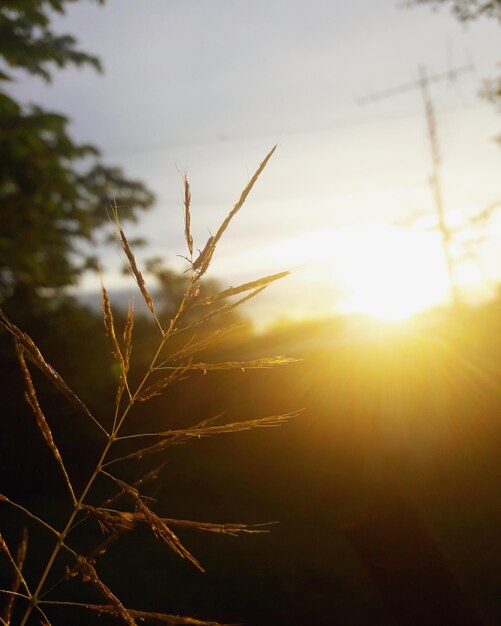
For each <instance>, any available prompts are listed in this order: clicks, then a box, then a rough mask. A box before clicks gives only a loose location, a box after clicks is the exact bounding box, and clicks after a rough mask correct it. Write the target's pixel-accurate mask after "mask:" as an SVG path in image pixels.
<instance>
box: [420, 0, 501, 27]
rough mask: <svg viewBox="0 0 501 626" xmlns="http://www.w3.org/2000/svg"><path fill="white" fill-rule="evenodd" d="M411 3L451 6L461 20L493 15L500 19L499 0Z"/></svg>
mask: <svg viewBox="0 0 501 626" xmlns="http://www.w3.org/2000/svg"><path fill="white" fill-rule="evenodd" d="M413 4H431V5H433V6H434V7H440V6H443V5H448V6H451V8H452V11H453V13H454V14H455V15H456V17H457V18H458V19H460V20H461V21H462V22H467V21H469V20H474V19H476V18H477V17H481V16H485V17H495V18H497V19H498V20H500V21H501V0H414V2H413Z"/></svg>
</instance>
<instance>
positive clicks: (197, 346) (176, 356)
mask: <svg viewBox="0 0 501 626" xmlns="http://www.w3.org/2000/svg"><path fill="white" fill-rule="evenodd" d="M244 327H245V324H244V323H242V322H236V323H235V324H231V325H230V326H227V327H226V328H218V329H217V330H215V331H214V332H212V333H209V334H208V335H206V336H205V337H202V338H201V339H199V340H198V341H195V337H193V338H192V339H191V341H187V342H186V345H184V346H183V347H182V348H181V349H180V350H178V351H177V352H173V353H172V354H170V355H169V357H168V359H166V360H165V361H164V362H163V363H162V364H161V365H165V364H166V363H167V362H169V361H180V360H181V359H187V358H188V357H191V356H192V355H194V354H196V353H197V352H203V351H204V350H206V349H207V348H208V347H209V346H211V345H212V344H213V343H215V342H216V341H218V340H219V339H221V338H222V337H224V336H226V335H229V334H230V333H233V332H235V331H236V330H238V329H239V328H244Z"/></svg>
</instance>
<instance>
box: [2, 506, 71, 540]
mask: <svg viewBox="0 0 501 626" xmlns="http://www.w3.org/2000/svg"><path fill="white" fill-rule="evenodd" d="M2 500H3V501H4V502H7V504H10V505H11V506H13V507H14V508H15V509H19V510H20V511H22V512H23V513H24V514H25V515H27V516H28V517H30V518H31V519H33V520H35V521H36V522H38V523H39V524H41V525H42V526H44V528H46V529H47V530H50V532H51V533H52V534H53V535H56V537H59V535H60V533H59V531H58V530H56V529H55V528H54V527H53V526H51V525H50V524H48V523H47V522H46V521H45V520H43V519H42V518H41V517H38V516H37V515H35V514H34V513H32V512H31V511H29V510H28V509H26V508H25V507H24V506H22V505H21V504H18V503H17V502H14V500H11V499H10V498H7V497H6V496H2V497H1V498H0V502H1V501H2Z"/></svg>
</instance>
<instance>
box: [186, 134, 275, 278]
mask: <svg viewBox="0 0 501 626" xmlns="http://www.w3.org/2000/svg"><path fill="white" fill-rule="evenodd" d="M276 148H277V146H273V148H272V149H271V150H270V151H269V152H268V154H267V155H266V157H265V158H264V160H263V161H262V163H261V164H260V165H259V167H258V168H257V170H256V171H255V173H254V175H253V176H252V178H251V179H250V181H249V182H248V183H247V185H246V187H245V189H244V190H243V191H242V193H241V194H240V198H239V199H238V201H237V203H236V204H235V205H234V206H233V208H232V210H231V211H230V212H229V213H228V215H227V216H226V217H225V219H224V220H223V223H222V224H221V226H220V227H219V228H218V230H217V232H216V234H215V235H214V237H211V239H209V241H208V242H207V244H206V248H207V250H205V249H204V250H205V254H203V253H202V254H203V258H201V257H202V254H201V255H200V257H199V259H200V262H199V265H198V266H197V267H193V269H194V270H195V271H197V274H198V276H199V277H201V276H203V275H204V274H205V272H206V271H207V269H208V267H209V264H210V262H211V259H212V256H213V254H214V250H215V249H216V246H217V243H218V241H219V240H220V239H221V237H222V236H223V234H224V232H225V230H226V229H227V228H228V226H229V224H230V222H231V220H232V219H233V218H234V217H235V215H236V214H237V213H238V211H239V210H240V209H241V208H242V206H243V205H244V203H245V201H246V200H247V196H248V195H249V193H250V192H251V190H252V188H253V187H254V185H255V183H256V181H257V179H258V178H259V176H260V175H261V173H262V171H263V170H264V168H265V167H266V165H267V163H268V161H269V160H270V159H271V157H272V155H273V153H274V152H275V150H276Z"/></svg>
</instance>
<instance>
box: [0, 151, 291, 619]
mask: <svg viewBox="0 0 501 626" xmlns="http://www.w3.org/2000/svg"><path fill="white" fill-rule="evenodd" d="M274 150H275V148H273V149H272V150H271V151H270V152H269V154H268V155H267V156H266V158H265V159H264V161H263V162H262V163H261V164H260V166H259V168H258V169H257V171H256V172H255V174H254V175H253V176H252V178H251V179H250V181H249V183H248V184H247V186H246V187H245V189H244V191H243V192H242V194H241V196H240V198H239V200H238V202H237V203H236V204H235V205H234V206H233V208H232V210H231V211H230V212H229V214H228V215H227V217H226V218H225V220H224V221H223V223H222V224H221V226H220V227H219V229H218V230H217V231H216V234H215V235H214V236H213V237H211V238H210V239H209V241H208V242H207V243H206V245H205V246H204V248H203V250H202V251H201V252H200V254H199V255H198V256H197V257H196V258H193V239H192V235H191V228H190V221H191V209H190V201H191V194H190V186H189V182H188V180H187V178H184V190H185V208H184V211H185V239H186V243H187V247H188V257H187V258H188V260H189V262H190V268H189V270H190V271H189V277H188V279H187V281H186V286H185V291H184V295H183V297H182V300H181V302H180V303H179V306H178V308H177V310H176V311H175V313H174V315H173V316H172V318H171V319H170V321H169V322H168V325H167V326H166V327H165V326H164V325H163V324H162V322H161V321H160V319H159V317H158V315H157V312H156V309H155V303H154V301H153V299H152V297H151V295H150V291H149V289H148V287H147V284H146V282H145V280H144V278H143V275H142V273H141V271H140V269H139V267H138V264H137V262H136V259H135V256H134V253H133V251H132V249H131V246H130V244H129V241H128V239H127V237H126V235H125V233H124V231H123V230H122V227H121V225H120V220H119V215H118V211H117V209H116V207H115V208H113V209H112V211H111V217H112V222H113V225H114V230H115V235H116V237H117V240H118V242H119V244H120V246H121V249H122V251H123V253H124V254H125V256H126V258H127V263H128V266H129V270H130V272H131V274H132V276H133V277H134V279H135V281H136V283H137V285H138V288H139V290H140V292H141V295H142V297H143V299H144V301H145V303H146V305H147V307H148V309H149V312H150V314H151V316H152V317H153V319H154V320H155V323H156V326H157V327H158V333H159V336H158V343H157V347H156V349H155V351H154V354H153V355H152V357H151V361H150V364H149V366H148V367H147V368H146V370H145V371H144V372H143V373H142V376H141V377H140V378H139V383H138V384H136V385H135V386H133V385H132V384H131V383H130V381H129V370H130V365H131V358H132V346H133V332H134V311H133V307H132V305H129V310H128V314H127V318H126V323H125V327H124V328H123V331H122V332H119V331H118V329H117V328H116V325H115V321H114V317H113V311H112V307H111V304H110V300H109V298H108V294H107V291H106V288H105V287H104V285H102V304H103V312H104V325H105V331H106V334H107V336H108V338H109V342H110V344H111V351H112V354H113V357H114V360H115V361H116V364H117V367H118V368H119V372H120V375H119V380H118V385H117V390H116V397H115V401H114V407H113V411H112V413H113V417H112V419H110V420H109V422H107V421H106V420H103V419H99V418H98V417H96V416H95V415H94V414H93V413H92V412H91V411H90V410H89V408H88V407H87V406H86V404H85V403H84V402H83V401H82V400H81V399H80V398H79V397H78V396H77V394H76V393H75V392H74V391H73V390H72V389H70V387H69V386H68V384H67V383H66V382H65V381H64V379H63V378H62V377H61V376H60V375H59V374H58V372H57V371H56V370H55V369H54V368H53V367H52V366H51V365H50V364H49V363H48V362H47V361H46V360H45V358H44V357H43V355H42V354H41V352H40V350H39V349H38V348H37V346H36V345H35V343H34V341H33V340H32V339H31V338H30V337H29V336H28V335H27V334H26V333H24V332H23V331H22V330H21V329H20V328H18V327H17V326H16V325H15V324H14V323H13V322H12V321H11V320H10V319H8V318H7V316H6V315H5V314H4V313H3V312H0V321H1V324H2V325H3V327H4V329H5V330H6V331H7V332H8V333H9V334H10V335H11V336H12V338H13V339H14V342H15V347H16V353H17V357H18V360H19V363H20V366H21V372H22V376H23V379H24V385H25V398H26V401H27V403H28V404H29V406H30V407H31V410H32V412H33V415H34V417H35V422H36V425H37V427H38V428H39V430H40V432H41V434H42V436H43V440H44V442H45V444H46V445H47V446H48V447H49V449H50V451H51V453H52V456H53V458H54V459H55V461H56V463H57V464H58V466H59V469H60V473H61V477H62V479H63V481H64V484H65V486H66V491H67V495H68V500H69V503H70V506H69V507H68V514H67V517H66V522H65V523H64V525H62V527H61V528H56V527H54V526H53V525H52V524H50V523H49V522H48V521H47V520H46V519H43V518H42V517H41V516H39V515H37V514H35V513H34V512H33V511H32V510H30V509H28V508H26V507H24V506H23V505H22V504H20V503H18V502H15V501H13V500H12V499H10V498H9V497H7V496H6V495H1V494H0V501H1V502H3V503H4V504H5V505H8V506H11V507H14V508H15V509H17V510H18V511H19V512H21V514H23V515H25V516H26V517H27V518H28V519H29V520H30V523H37V524H38V525H39V526H40V527H41V528H42V529H43V530H44V531H46V532H47V533H48V535H49V536H52V538H53V541H54V545H53V547H52V551H51V553H50V557H49V558H48V561H47V563H46V564H45V566H44V568H43V571H42V573H41V575H40V576H39V577H38V578H37V579H35V580H30V579H29V578H30V577H28V576H27V577H26V578H25V575H24V574H23V564H24V560H25V556H26V552H27V550H28V535H27V531H26V530H23V532H22V536H21V541H20V544H19V546H18V548H17V551H16V553H15V554H14V553H13V552H12V551H11V549H10V548H9V547H8V545H7V543H6V541H5V539H4V538H3V537H2V536H1V535H0V552H1V553H3V555H4V557H5V558H6V559H7V562H8V563H9V564H10V567H11V569H12V574H13V576H12V584H11V586H10V589H1V590H0V593H1V594H2V595H3V596H4V597H5V598H6V601H5V602H4V604H3V610H2V611H1V613H0V624H2V626H10V625H11V624H13V623H14V619H16V620H18V621H16V623H18V624H19V626H25V625H26V624H27V622H28V620H35V619H36V618H38V621H39V623H42V624H46V625H50V620H49V616H48V615H47V611H48V612H49V613H50V609H51V606H54V605H56V606H57V605H59V606H61V605H62V606H67V607H80V609H84V610H87V611H90V612H92V613H94V614H105V615H106V614H108V615H111V616H113V619H119V620H120V621H121V622H123V623H125V624H128V625H129V626H132V625H135V624H137V620H140V621H141V622H144V621H146V622H147V621H153V622H155V623H162V624H215V622H202V621H199V620H196V619H193V618H189V617H180V616H175V615H168V614H160V613H151V612H147V611H142V610H133V609H131V608H128V607H126V606H125V605H124V604H123V603H122V601H121V600H120V599H119V598H118V597H117V596H116V595H115V594H114V593H113V591H112V590H111V589H110V588H109V587H108V585H107V584H106V583H105V582H104V581H103V580H102V579H101V577H100V575H99V574H98V572H97V570H96V562H97V560H98V558H99V557H100V556H101V555H103V554H104V553H105V552H106V550H107V548H108V547H109V546H110V545H111V544H112V543H114V542H115V541H116V539H117V538H118V537H119V536H120V535H122V534H124V533H127V532H130V531H132V530H133V529H134V528H136V527H137V526H140V525H142V526H146V527H148V528H149V529H150V530H151V532H152V533H153V535H154V536H155V537H156V538H157V539H159V540H161V541H162V542H164V543H165V544H166V545H167V546H168V547H169V548H170V549H171V550H172V551H173V552H175V553H176V554H177V555H178V556H179V557H181V558H182V559H185V560H187V561H188V562H189V563H191V564H192V565H193V567H195V568H197V569H198V570H201V571H203V566H202V564H201V563H200V562H199V560H198V559H197V558H196V556H194V555H193V554H192V553H191V552H190V551H189V550H188V548H186V547H185V546H184V545H183V543H182V542H181V541H180V540H179V538H178V536H177V535H176V533H175V531H174V529H176V528H182V527H189V528H193V529H197V530H200V531H205V532H216V533H223V534H230V535H239V534H245V533H261V532H266V530H267V529H266V528H265V526H266V525H263V524H259V525H246V524H214V523H209V522H198V521H192V520H183V519H170V518H165V517H161V516H159V515H158V514H157V513H155V512H154V511H153V510H152V508H151V503H150V502H149V500H148V499H147V498H146V497H145V496H144V494H143V493H142V491H141V490H142V488H143V486H144V485H145V484H146V483H147V482H148V481H150V480H152V479H154V478H156V477H157V476H158V473H159V472H160V470H161V469H162V467H163V466H164V465H165V459H163V458H162V457H160V460H159V462H158V464H157V466H156V467H155V468H154V469H153V470H151V469H150V470H149V471H148V473H147V474H145V475H143V476H140V477H137V478H136V480H135V481H134V480H133V481H132V482H129V481H127V480H125V479H124V478H123V472H118V471H116V467H117V465H118V467H122V468H123V467H127V464H126V463H125V465H120V463H121V462H124V461H127V460H129V459H138V458H142V457H145V456H147V455H151V456H152V455H159V454H161V453H164V452H165V451H166V450H168V448H169V447H170V446H173V445H179V444H181V443H185V442H188V441H190V440H192V439H194V438H204V437H212V436H214V435H219V434H224V433H234V432H239V431H243V430H249V429H254V428H260V427H272V426H278V425H280V424H283V423H284V422H285V421H287V420H288V419H289V418H290V417H291V416H292V414H290V413H289V414H282V415H272V416H267V417H256V418H254V419H249V420H245V421H231V422H229V423H224V424H221V423H219V422H218V418H210V417H209V418H207V419H204V420H203V421H201V422H199V423H197V424H194V425H192V426H189V427H187V428H180V429H170V430H162V431H156V432H153V433H151V432H137V433H135V434H128V435H124V434H123V426H124V424H125V423H126V421H127V418H128V417H129V416H130V414H131V412H132V411H133V410H134V408H135V406H136V405H137V404H138V403H142V402H146V401H147V400H149V399H151V398H153V397H155V396H158V395H161V394H162V393H163V392H164V391H165V390H166V389H167V388H168V387H170V386H172V385H174V384H175V383H176V382H177V381H179V380H180V379H184V378H186V377H187V376H188V375H189V374H190V372H193V371H200V370H203V371H209V370H231V369H236V368H238V369H251V368H263V367H272V366H275V365H280V364H284V363H287V362H289V361H290V360H291V359H288V358H284V357H268V358H258V359H254V360H250V361H226V362H219V363H214V362H211V363H207V362H202V361H197V360H196V355H197V354H200V352H201V351H203V350H205V349H206V348H207V346H209V345H210V344H211V343H212V342H213V341H215V340H216V339H218V338H219V337H220V336H221V334H222V333H223V332H224V331H223V330H217V331H213V332H210V333H204V332H203V329H204V327H205V326H206V325H207V324H208V323H209V322H211V321H212V320H213V319H214V318H215V317H216V316H222V315H225V314H227V313H230V312H231V311H234V310H235V309H236V308H237V307H239V306H240V305H241V304H242V303H243V302H245V301H247V300H250V299H251V298H254V297H255V296H257V295H258V294H259V293H260V292H261V291H262V290H263V289H265V288H266V287H267V286H268V285H270V284H271V283H273V282H274V281H275V280H278V279H280V278H282V277H284V276H286V275H287V273H288V272H281V273H279V274H274V275H270V276H266V277H263V278H260V279H257V280H254V281H250V282H247V283H245V284H242V285H240V286H237V287H231V288H228V289H225V290H223V291H220V292H219V293H215V294H213V295H209V296H204V295H203V293H202V292H201V289H200V284H201V279H202V277H203V276H204V275H205V274H206V272H207V270H208V269H209V266H210V263H211V260H212V258H213V255H214V251H215V249H216V246H217V244H218V242H219V240H220V239H221V237H222V236H223V234H224V232H225V231H226V229H227V227H228V225H229V223H230V221H231V220H232V219H233V217H234V216H235V215H236V213H237V212H238V211H239V210H240V208H241V207H242V205H243V204H244V202H245V200H246V198H247V196H248V194H249V192H250V191H251V189H252V187H253V186H254V184H255V182H256V181H257V179H258V177H259V175H260V174H261V172H262V171H263V169H264V168H265V166H266V164H267V163H268V161H269V159H270V158H271V156H272V154H273V152H274ZM235 296H236V297H237V299H236V300H229V299H230V298H233V297H235ZM195 309H196V310H197V311H199V313H198V315H196V316H193V315H192V313H193V311H194V310H195ZM174 337H176V340H175V350H174V351H172V349H171V350H169V345H170V341H171V340H172V339H173V338H174ZM180 337H186V339H184V340H183V342H182V343H181V345H182V347H181V348H179V339H180ZM32 367H35V368H38V370H40V371H41V372H42V373H43V374H44V375H45V376H46V377H47V378H48V379H49V381H50V382H51V383H52V384H53V385H54V387H55V388H56V389H57V390H58V391H59V392H60V393H61V394H62V395H63V396H65V397H66V398H67V399H68V400H70V401H71V402H72V403H73V405H74V406H75V408H76V409H77V413H76V415H80V417H81V419H86V420H90V421H91V422H92V424H93V425H94V427H95V429H96V430H97V431H98V432H99V434H100V436H101V438H102V447H101V450H100V451H99V453H98V455H97V456H98V461H97V463H96V464H95V466H94V468H93V470H92V472H91V473H90V476H89V477H88V478H87V479H86V481H85V484H84V486H83V487H80V488H77V487H76V486H75V484H74V481H73V480H72V476H71V472H70V471H69V470H68V469H67V464H66V463H65V460H64V458H63V455H62V454H61V453H60V451H59V448H58V444H57V442H56V441H55V438H54V437H53V435H52V432H51V428H50V426H49V422H48V421H47V419H46V417H45V415H44V412H43V409H42V407H41V405H40V403H39V400H38V397H37V391H36V389H35V386H34V383H33V380H32V375H31V371H30V369H31V368H32ZM124 440H128V445H129V446H131V447H129V448H128V449H127V452H126V454H124V453H123V451H122V452H117V447H118V448H119V450H120V446H117V444H118V443H119V442H123V441H124ZM145 442H146V443H145ZM121 445H122V446H123V445H124V444H123V443H122V444H121ZM122 450H123V449H122ZM98 477H101V478H103V479H105V480H107V481H108V483H109V487H110V490H109V495H108V497H107V498H106V499H105V501H104V502H102V503H101V504H100V505H99V506H96V504H95V501H96V493H95V483H96V480H97V478H98ZM50 497H51V494H50V493H47V494H46V498H47V501H49V500H50ZM93 502H94V504H92V503H93ZM91 520H94V521H95V522H97V524H98V525H99V527H100V528H101V530H102V531H103V533H104V536H103V537H102V540H101V541H100V542H98V545H96V546H94V547H93V548H92V549H90V550H88V551H87V552H86V553H85V554H81V553H80V552H79V551H78V550H77V549H76V548H75V545H74V543H73V542H72V533H73V531H74V529H75V528H76V527H77V526H79V527H81V524H82V523H84V522H87V523H88V522H89V521H91ZM60 553H64V554H65V555H66V557H67V558H68V561H67V563H69V565H68V564H67V563H66V565H65V567H64V571H59V570H63V567H62V565H61V563H60V560H57V557H58V555H59V554H60ZM53 570H56V572H58V573H59V575H60V576H62V578H61V579H60V582H62V581H63V580H68V579H71V578H75V579H80V580H81V581H83V582H87V583H90V585H91V586H92V587H93V588H94V589H95V591H96V592H97V593H96V597H100V598H102V603H97V602H96V603H87V602H86V603H82V602H77V601H71V600H68V599H67V596H65V597H64V598H65V599H64V600H61V599H59V600H58V599H57V597H56V598H54V599H48V598H47V595H48V592H49V591H50V592H51V593H50V596H49V598H52V597H53V596H54V595H55V594H56V593H57V590H58V587H59V584H60V583H56V585H55V586H52V587H51V588H50V589H48V584H47V583H48V576H49V574H53V573H54V572H53ZM31 578H33V576H31ZM15 604H17V606H15ZM14 609H15V611H14ZM30 623H31V622H30Z"/></svg>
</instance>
